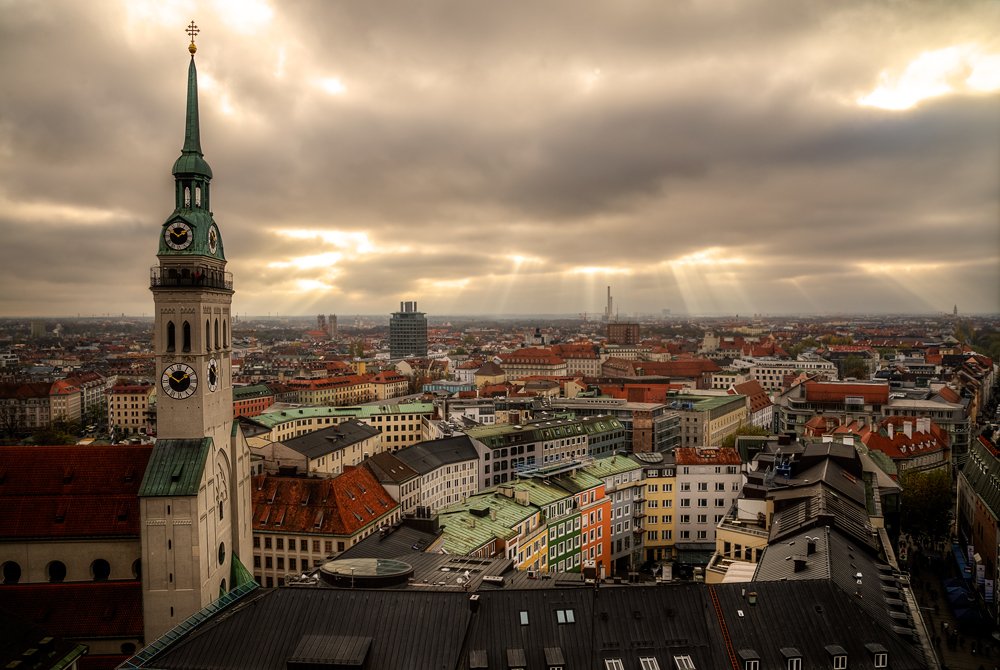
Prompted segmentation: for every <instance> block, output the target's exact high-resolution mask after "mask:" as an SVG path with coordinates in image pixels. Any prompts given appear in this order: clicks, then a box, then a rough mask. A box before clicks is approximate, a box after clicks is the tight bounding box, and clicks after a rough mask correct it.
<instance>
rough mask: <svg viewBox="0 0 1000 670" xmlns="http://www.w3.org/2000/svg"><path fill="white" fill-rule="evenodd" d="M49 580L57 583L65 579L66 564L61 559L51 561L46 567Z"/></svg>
mask: <svg viewBox="0 0 1000 670" xmlns="http://www.w3.org/2000/svg"><path fill="white" fill-rule="evenodd" d="M46 572H48V575H49V581H50V582H53V583H56V584H58V583H59V582H63V581H65V580H66V564H65V563H63V562H62V561H52V562H51V563H49V565H48V567H47V568H46Z"/></svg>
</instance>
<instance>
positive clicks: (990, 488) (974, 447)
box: [962, 437, 1000, 518]
mask: <svg viewBox="0 0 1000 670" xmlns="http://www.w3.org/2000/svg"><path fill="white" fill-rule="evenodd" d="M962 477H964V478H965V480H966V481H967V482H969V486H970V487H971V488H972V490H973V491H975V492H976V495H977V496H978V497H979V498H980V499H981V500H982V501H983V504H985V505H986V506H987V507H988V508H989V509H990V512H992V513H993V516H994V517H998V518H1000V460H998V459H997V456H996V455H995V453H994V452H993V451H992V449H991V445H990V443H989V442H987V441H986V438H983V437H980V438H979V439H978V440H976V441H975V442H973V443H972V444H971V445H970V447H969V459H968V460H967V461H966V462H965V467H963V468H962Z"/></svg>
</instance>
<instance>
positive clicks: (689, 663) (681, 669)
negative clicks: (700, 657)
mask: <svg viewBox="0 0 1000 670" xmlns="http://www.w3.org/2000/svg"><path fill="white" fill-rule="evenodd" d="M674 667H675V668H676V670H697V669H696V668H695V666H694V659H692V658H691V656H689V655H687V654H685V655H684V656H674Z"/></svg>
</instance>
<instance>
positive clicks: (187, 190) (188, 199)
mask: <svg viewBox="0 0 1000 670" xmlns="http://www.w3.org/2000/svg"><path fill="white" fill-rule="evenodd" d="M184 206H185V207H190V206H191V187H190V186H185V187H184Z"/></svg>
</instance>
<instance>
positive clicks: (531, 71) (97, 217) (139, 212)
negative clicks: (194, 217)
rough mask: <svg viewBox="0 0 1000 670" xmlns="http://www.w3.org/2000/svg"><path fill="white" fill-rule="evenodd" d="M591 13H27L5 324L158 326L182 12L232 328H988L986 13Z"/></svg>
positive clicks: (990, 83) (15, 101) (18, 48)
mask: <svg viewBox="0 0 1000 670" xmlns="http://www.w3.org/2000/svg"><path fill="white" fill-rule="evenodd" d="M574 7H576V6H575V5H571V4H568V3H565V4H564V3H557V4H554V5H547V6H546V8H544V9H542V8H539V7H536V6H534V5H530V4H524V5H517V4H515V5H505V6H503V7H497V6H491V5H475V6H473V5H468V4H462V5H450V4H447V3H440V4H432V5H429V6H423V7H420V8H419V9H418V8H417V7H415V6H412V3H391V2H386V3H376V5H371V6H369V5H365V6H340V5H336V4H332V3H315V4H313V3H303V4H297V5H295V6H294V7H283V6H279V5H277V4H273V5H272V4H269V3H266V2H263V1H260V2H245V3H235V2H223V1H218V2H214V3H208V4H206V5H205V6H202V5H201V4H198V5H196V3H194V2H172V3H171V2H166V3H164V2H128V3H114V2H104V3H93V4H91V3H86V4H80V3H72V2H65V3H58V2H55V3H45V4H44V5H36V4H34V3H28V2H13V7H11V8H10V9H11V11H10V12H9V15H11V16H17V17H18V22H17V24H16V25H15V24H14V22H8V23H6V24H5V26H4V30H3V37H4V41H3V43H2V46H0V54H2V55H3V58H2V61H3V62H4V63H5V64H6V65H7V67H5V68H3V70H0V81H3V83H4V84H5V88H6V89H7V90H9V91H13V92H14V93H13V94H12V95H8V96H7V97H6V99H5V101H4V103H3V104H2V105H0V151H2V152H3V154H4V156H5V158H6V160H5V161H4V162H3V167H2V168H0V170H2V175H3V177H2V179H0V184H3V185H4V186H0V201H3V203H4V205H5V206H4V207H3V208H2V212H0V230H2V231H3V232H4V235H5V243H4V244H3V245H0V277H2V278H3V283H4V285H5V286H7V287H16V290H8V291H6V292H5V295H4V296H3V298H2V299H0V317H2V316H29V317H32V316H71V315H75V314H81V315H84V316H86V315H90V314H103V313H111V314H119V313H126V314H134V315H138V314H142V313H147V312H149V311H150V309H151V306H152V302H151V300H150V296H149V293H148V291H147V290H146V285H147V280H148V268H149V267H150V266H152V265H154V264H155V263H156V258H155V253H156V243H157V239H158V237H157V236H158V235H159V233H160V230H161V225H162V224H163V222H164V221H165V219H166V217H167V216H168V215H169V214H170V210H171V203H172V186H171V182H172V178H171V176H170V165H171V164H172V161H173V159H174V158H175V157H176V155H177V153H178V151H179V149H180V145H181V142H182V139H183V108H184V100H183V91H184V88H183V86H184V72H185V68H186V65H187V58H186V52H183V51H182V50H183V49H184V48H185V44H186V42H185V41H182V40H186V37H185V35H184V32H183V27H184V25H185V24H186V22H187V21H189V20H190V19H191V18H194V19H195V20H196V22H197V23H198V25H199V26H200V27H201V29H202V34H201V35H200V36H199V37H200V38H199V40H198V43H199V51H198V56H197V60H198V68H199V84H200V89H201V101H200V102H201V124H202V133H203V137H204V141H203V148H204V151H205V157H206V159H207V160H208V161H209V163H210V164H211V165H212V166H213V168H214V170H215V174H216V178H215V180H214V182H213V206H214V210H215V216H216V220H217V221H218V223H219V225H220V228H221V230H222V234H223V237H224V239H225V241H226V245H227V256H228V257H229V260H230V265H229V269H231V270H232V272H233V274H234V276H235V278H236V291H237V292H236V296H235V299H234V304H233V308H234V312H236V313H239V314H251V315H254V314H267V313H281V314H288V315H296V314H302V315H308V314H314V313H318V312H322V313H326V312H330V313H341V314H379V313H384V314H386V315H387V316H388V313H389V312H391V311H392V310H393V307H394V305H395V304H396V303H398V302H400V301H403V300H417V301H419V302H420V305H421V308H422V309H423V310H424V311H426V312H428V313H429V314H434V313H437V314H469V315H483V316H502V315H505V314H512V313H517V314H530V313H548V314H578V313H589V314H591V315H594V316H598V315H599V314H600V313H601V312H602V310H603V307H604V301H605V286H606V285H609V284H610V285H612V286H613V287H614V294H615V304H616V306H617V308H618V309H619V310H620V312H621V313H622V314H634V313H660V312H661V311H662V310H665V309H669V310H671V311H672V312H673V313H677V314H707V315H711V314H733V313H739V314H752V313H767V314H790V313H808V314H824V313H878V312H885V313H940V312H950V311H951V309H952V305H953V304H956V303H957V304H958V306H959V310H960V313H977V312H979V313H982V312H997V311H1000V226H998V225H997V224H998V209H1000V193H998V189H997V187H996V184H997V183H998V182H1000V167H998V161H1000V152H998V148H1000V128H998V124H996V121H995V119H996V114H997V111H998V109H997V108H998V105H997V101H998V91H1000V38H998V37H997V36H996V35H995V34H991V30H990V27H991V26H993V25H996V23H997V19H998V18H1000V10H998V8H997V6H996V5H990V4H988V3H976V2H969V3H963V10H964V11H958V12H956V11H954V5H947V4H945V3H941V4H940V5H938V4H930V3H929V4H926V5H921V6H918V7H913V6H906V7H902V6H882V5H874V4H870V3H851V4H849V5H838V6H836V7H834V6H830V7H827V6H823V5H817V6H798V5H796V6H794V8H789V7H781V8H778V7H776V6H775V5H773V4H771V3H753V2H747V3H743V4H738V5H737V4H733V5H727V6H725V7H716V6H715V5H704V6H702V5H698V4H689V5H679V4H678V5H671V6H670V7H665V6H661V4H660V3H648V4H644V3H640V2H637V3H631V4H629V5H628V7H627V8H619V7H615V6H610V5H609V6H604V7H601V6H597V7H594V8H592V9H591V10H590V11H588V12H587V13H586V14H584V15H581V12H579V11H578V9H577V11H574ZM992 32H993V33H995V31H992Z"/></svg>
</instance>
